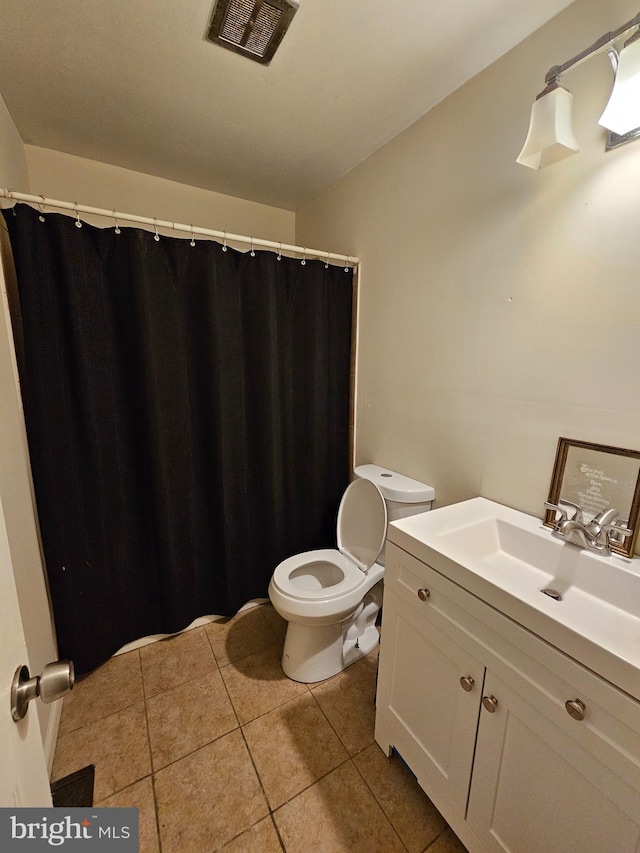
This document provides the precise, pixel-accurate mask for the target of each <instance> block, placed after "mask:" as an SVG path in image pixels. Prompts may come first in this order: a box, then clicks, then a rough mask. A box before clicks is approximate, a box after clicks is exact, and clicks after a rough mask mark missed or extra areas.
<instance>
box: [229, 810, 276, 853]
mask: <svg viewBox="0 0 640 853" xmlns="http://www.w3.org/2000/svg"><path fill="white" fill-rule="evenodd" d="M222 849H223V850H224V853H282V847H281V845H280V841H279V839H278V833H277V832H276V830H275V827H274V825H273V821H272V820H271V818H270V817H265V818H263V819H262V820H261V821H260V822H259V823H256V824H255V825H254V826H252V827H251V829H247V831H246V832H243V833H242V835H239V836H238V837H237V838H234V840H233V841H232V842H231V843H230V844H225V846H224V847H223V848H222Z"/></svg>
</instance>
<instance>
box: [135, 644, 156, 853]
mask: <svg viewBox="0 0 640 853" xmlns="http://www.w3.org/2000/svg"><path fill="white" fill-rule="evenodd" d="M138 651H139V650H138ZM140 665H141V666H142V661H141V662H140ZM144 719H145V722H146V725H147V748H148V750H149V765H150V767H151V774H150V775H151V790H152V791H153V810H154V816H155V819H156V835H157V836H158V849H159V850H160V853H162V839H161V837H160V819H159V817H158V799H157V797H156V776H155V767H154V764H153V754H152V752H151V732H150V731H149V715H148V714H147V703H146V701H145V703H144ZM139 817H140V811H139V810H138V833H139V832H140V826H139ZM138 839H139V835H138Z"/></svg>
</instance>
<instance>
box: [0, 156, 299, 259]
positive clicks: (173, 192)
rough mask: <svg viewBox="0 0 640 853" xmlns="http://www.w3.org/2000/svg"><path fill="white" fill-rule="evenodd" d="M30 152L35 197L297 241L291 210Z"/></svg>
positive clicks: (78, 159)
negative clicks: (295, 239)
mask: <svg viewBox="0 0 640 853" xmlns="http://www.w3.org/2000/svg"><path fill="white" fill-rule="evenodd" d="M25 152H26V157H27V164H28V169H29V181H30V184H31V192H33V193H34V194H37V195H44V196H48V197H49V198H57V199H61V200H62V201H77V202H79V203H80V204H86V205H89V206H91V207H103V208H106V209H107V210H114V209H115V210H121V211H123V212H124V213H134V214H139V215H141V216H149V217H155V218H156V219H166V220H168V221H170V222H181V223H183V224H185V225H196V226H200V227H202V228H212V229H214V230H220V231H229V232H231V233H235V234H246V235H247V236H249V237H251V236H253V237H261V238H262V239H265V240H275V241H277V242H282V243H292V242H293V240H294V236H295V214H294V213H293V212H292V211H290V210H281V209H280V208H277V207H270V206H269V205H266V204H258V203H257V202H253V201H247V200H246V199H241V198H233V197H232V196H228V195H222V194H221V193H215V192H211V191H210V190H202V189H198V188H197V187H189V186H186V185H185V184H178V183H176V182H175V181H167V180H165V179H164V178H156V177H154V176H153V175H144V174H142V173H141V172H132V171H131V170H129V169H122V168H120V167H119V166H110V165H108V164H106V163H98V162H96V161H95V160H86V159H85V158H83V157H75V156H73V155H71V154H63V153H61V152H59V151H50V150H49V149H46V148H36V147H35V146H33V145H27V146H25ZM16 189H17V187H16ZM85 218H86V217H85ZM91 221H92V222H94V224H96V225H99V226H101V227H108V226H110V225H111V224H112V223H111V222H110V221H109V220H104V219H101V218H98V217H95V218H93V219H91ZM241 248H242V249H243V250H244V249H246V248H247V247H246V245H245V246H242V247H241Z"/></svg>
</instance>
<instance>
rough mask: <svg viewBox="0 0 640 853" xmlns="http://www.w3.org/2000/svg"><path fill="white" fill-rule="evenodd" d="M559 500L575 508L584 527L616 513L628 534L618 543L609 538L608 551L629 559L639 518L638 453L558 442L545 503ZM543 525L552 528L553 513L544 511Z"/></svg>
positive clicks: (599, 445) (590, 443) (580, 442)
mask: <svg viewBox="0 0 640 853" xmlns="http://www.w3.org/2000/svg"><path fill="white" fill-rule="evenodd" d="M560 500H567V501H571V502H572V503H574V504H578V505H579V506H580V507H581V508H582V510H583V514H584V519H585V523H588V522H589V521H590V520H591V519H592V518H594V517H595V516H596V515H598V513H600V512H603V511H605V510H607V509H611V508H613V509H616V510H618V512H619V513H620V518H619V521H617V523H618V524H620V525H621V526H624V527H628V528H629V529H630V530H631V531H632V534H631V536H627V537H626V538H625V539H624V540H621V541H620V542H616V541H615V539H613V538H612V539H611V541H610V545H611V551H612V552H615V553H617V554H621V555H622V556H625V557H632V556H633V553H634V550H635V545H636V539H637V536H638V517H639V514H640V451H637V450H628V449H626V448H622V447H612V446H610V445H606V444H593V443H592V442H588V441H578V440H575V439H572V438H562V437H561V438H559V439H558V447H557V450H556V458H555V463H554V466H553V476H552V478H551V486H550V489H549V503H552V504H555V505H556V506H557V505H558V503H559V501H560ZM543 523H544V525H545V526H546V527H555V524H556V513H555V511H554V510H549V509H548V510H547V511H546V514H545V517H544V521H543Z"/></svg>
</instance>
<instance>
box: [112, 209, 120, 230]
mask: <svg viewBox="0 0 640 853" xmlns="http://www.w3.org/2000/svg"><path fill="white" fill-rule="evenodd" d="M111 212H112V213H113V221H114V222H115V223H116V230H115V233H116V234H120V233H121V232H120V226H119V225H118V217H117V216H116V211H115V208H114V209H113V210H112V211H111Z"/></svg>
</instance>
